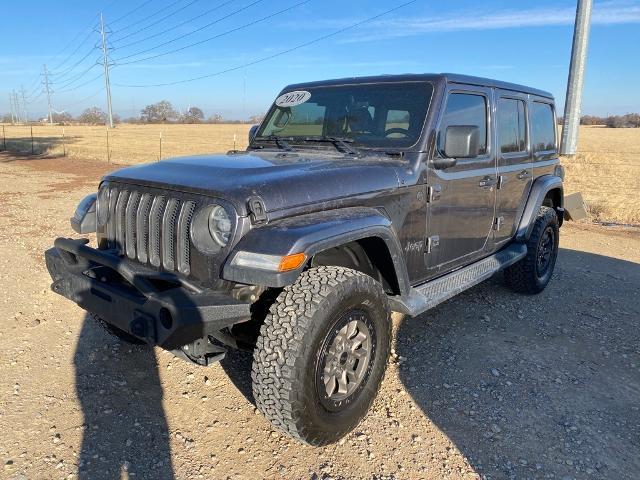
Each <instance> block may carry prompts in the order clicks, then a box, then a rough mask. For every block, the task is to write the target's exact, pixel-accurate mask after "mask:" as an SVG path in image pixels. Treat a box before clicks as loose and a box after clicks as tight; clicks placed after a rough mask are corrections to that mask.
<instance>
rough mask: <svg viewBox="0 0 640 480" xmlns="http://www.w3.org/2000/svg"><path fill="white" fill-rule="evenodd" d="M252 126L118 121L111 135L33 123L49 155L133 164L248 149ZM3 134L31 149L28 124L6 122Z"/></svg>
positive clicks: (12, 144) (37, 143)
mask: <svg viewBox="0 0 640 480" xmlns="http://www.w3.org/2000/svg"><path fill="white" fill-rule="evenodd" d="M250 127H251V126H250V125H240V124H220V125H118V126H117V127H116V128H115V129H113V130H109V131H108V133H107V129H106V128H105V127H87V126H71V127H64V128H63V127H59V126H41V125H38V126H34V127H33V136H34V150H35V153H42V154H47V155H63V154H64V153H66V155H67V156H69V157H72V158H81V159H86V158H89V159H94V160H103V161H105V162H106V161H107V160H108V159H110V161H111V162H112V163H117V164H135V163H144V162H153V161H157V160H158V159H159V158H160V155H162V158H168V157H175V156H179V155H192V154H202V153H213V152H225V151H227V150H230V149H232V148H234V143H235V148H238V149H244V148H246V146H247V136H248V132H249V128H250ZM5 133H6V141H7V143H8V145H7V148H8V150H10V151H21V152H25V153H29V152H30V151H31V131H30V127H21V126H16V127H12V126H7V127H6V128H5ZM161 135H162V152H161V151H160V136H161ZM107 136H108V138H107ZM234 138H235V142H234ZM107 142H108V145H109V154H108V156H107Z"/></svg>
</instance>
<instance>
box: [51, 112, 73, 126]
mask: <svg viewBox="0 0 640 480" xmlns="http://www.w3.org/2000/svg"><path fill="white" fill-rule="evenodd" d="M51 118H52V119H53V123H58V124H61V125H69V124H70V123H71V122H73V115H71V114H70V113H69V112H55V113H54V114H52V115H51Z"/></svg>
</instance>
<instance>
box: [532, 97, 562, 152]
mask: <svg viewBox="0 0 640 480" xmlns="http://www.w3.org/2000/svg"><path fill="white" fill-rule="evenodd" d="M531 145H532V146H533V151H534V152H542V151H546V150H555V149H556V126H555V125H554V123H553V107H552V106H551V105H549V104H548V103H541V102H533V103H532V104H531Z"/></svg>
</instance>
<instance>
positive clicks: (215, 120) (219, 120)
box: [207, 113, 224, 123]
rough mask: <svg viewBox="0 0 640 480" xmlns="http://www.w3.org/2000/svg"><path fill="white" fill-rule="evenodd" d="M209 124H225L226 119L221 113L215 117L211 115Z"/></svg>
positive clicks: (215, 114)
mask: <svg viewBox="0 0 640 480" xmlns="http://www.w3.org/2000/svg"><path fill="white" fill-rule="evenodd" d="M207 122H209V123H223V122H224V119H223V118H222V115H220V114H219V113H214V114H213V115H211V116H210V117H209V119H208V120H207Z"/></svg>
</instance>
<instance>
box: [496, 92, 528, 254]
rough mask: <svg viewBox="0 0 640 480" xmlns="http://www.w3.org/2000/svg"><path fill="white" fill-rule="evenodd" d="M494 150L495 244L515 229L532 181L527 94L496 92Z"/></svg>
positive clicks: (510, 236) (510, 235)
mask: <svg viewBox="0 0 640 480" xmlns="http://www.w3.org/2000/svg"><path fill="white" fill-rule="evenodd" d="M496 97H497V101H496V114H495V117H494V118H495V121H496V122H495V123H496V128H495V131H496V146H497V148H496V150H497V156H498V176H499V177H498V178H499V185H500V188H499V190H498V198H497V201H496V224H495V227H494V235H495V237H494V240H495V243H496V246H500V245H501V244H503V243H506V242H508V241H509V240H510V239H511V238H512V237H513V236H514V235H515V232H516V228H517V226H518V222H519V221H520V217H521V216H522V211H523V209H524V205H525V204H526V200H527V197H528V196H529V190H530V189H531V183H532V181H533V158H532V156H531V148H530V146H529V143H530V142H529V133H528V125H527V100H528V99H527V95H525V94H518V93H514V92H504V91H499V90H497V91H496Z"/></svg>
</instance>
